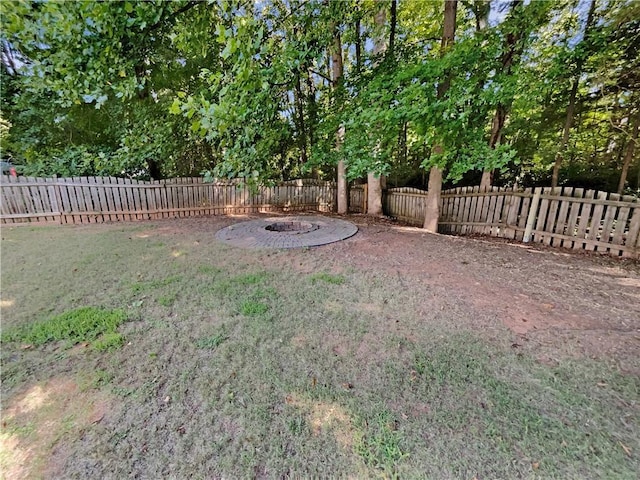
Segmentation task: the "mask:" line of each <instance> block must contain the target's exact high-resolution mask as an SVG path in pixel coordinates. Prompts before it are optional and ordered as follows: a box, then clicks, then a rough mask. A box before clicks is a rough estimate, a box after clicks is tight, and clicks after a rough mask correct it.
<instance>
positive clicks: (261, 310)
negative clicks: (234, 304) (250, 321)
mask: <svg viewBox="0 0 640 480" xmlns="http://www.w3.org/2000/svg"><path fill="white" fill-rule="evenodd" d="M268 310H269V306H268V305H265V304H264V303H260V302H256V301H254V300H245V301H244V302H242V304H241V305H240V313H242V315H246V316H247V317H257V316H260V315H264V314H265V313H267V311H268Z"/></svg>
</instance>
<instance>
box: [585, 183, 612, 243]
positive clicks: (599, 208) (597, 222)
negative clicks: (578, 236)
mask: <svg viewBox="0 0 640 480" xmlns="http://www.w3.org/2000/svg"><path fill="white" fill-rule="evenodd" d="M607 195H608V194H607V192H599V193H598V200H606V199H607ZM604 207H605V206H604V205H602V204H599V203H597V204H596V205H595V207H594V208H593V214H592V215H591V222H590V227H589V233H588V235H587V240H590V241H587V242H585V250H595V249H596V248H597V247H596V243H595V242H597V241H598V239H599V238H601V237H600V232H601V230H600V227H601V226H602V220H603V218H602V214H603V213H604Z"/></svg>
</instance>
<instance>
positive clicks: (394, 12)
mask: <svg viewBox="0 0 640 480" xmlns="http://www.w3.org/2000/svg"><path fill="white" fill-rule="evenodd" d="M397 23H398V0H391V25H390V26H391V28H390V32H389V50H388V52H387V53H388V54H389V55H390V56H392V57H393V54H394V51H393V48H394V46H395V43H396V26H397Z"/></svg>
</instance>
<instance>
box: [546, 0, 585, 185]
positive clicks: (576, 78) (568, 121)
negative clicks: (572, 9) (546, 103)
mask: <svg viewBox="0 0 640 480" xmlns="http://www.w3.org/2000/svg"><path fill="white" fill-rule="evenodd" d="M595 10H596V0H591V4H590V5H589V14H588V15H587V21H586V23H585V26H584V36H583V37H582V42H584V41H586V40H587V39H588V38H589V33H590V32H589V30H590V28H591V24H592V23H593V14H594V12H595ZM583 64H584V57H579V58H578V60H577V63H576V71H575V72H574V75H573V82H572V85H571V92H570V93H569V105H568V106H567V116H566V118H565V121H564V128H563V130H562V143H561V144H560V149H559V150H558V152H557V153H556V159H555V162H554V164H553V172H552V173H551V186H552V187H554V188H555V187H557V186H558V177H559V176H560V166H561V165H562V160H563V158H564V155H565V153H566V151H567V147H568V145H569V135H570V133H571V127H572V126H573V119H574V116H575V110H576V96H577V94H578V86H579V84H580V76H581V75H582V66H583Z"/></svg>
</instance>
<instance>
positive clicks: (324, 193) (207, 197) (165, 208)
mask: <svg viewBox="0 0 640 480" xmlns="http://www.w3.org/2000/svg"><path fill="white" fill-rule="evenodd" d="M361 197H362V189H357V188H356V189H353V190H352V191H351V200H352V203H353V204H354V206H357V205H359V204H358V203H357V202H358V201H361ZM335 198H336V187H335V184H334V183H333V182H320V181H315V180H292V181H289V182H282V183H279V184H277V185H276V186H273V187H260V188H257V189H255V190H251V189H249V188H247V187H245V186H242V185H241V184H240V183H239V182H235V181H231V182H225V183H220V182H217V183H204V182H203V179H202V178H176V179H171V180H163V181H152V182H148V181H137V180H130V179H125V178H114V177H74V178H33V177H17V178H15V177H8V176H2V181H1V182H0V219H1V221H2V223H23V222H55V223H95V222H105V221H118V220H142V219H155V218H167V217H186V216H197V215H217V214H227V213H253V212H268V211H276V210H284V211H301V210H318V211H322V212H325V211H331V210H332V209H333V206H334V204H335ZM355 210H356V211H357V208H356V209H355Z"/></svg>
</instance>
